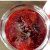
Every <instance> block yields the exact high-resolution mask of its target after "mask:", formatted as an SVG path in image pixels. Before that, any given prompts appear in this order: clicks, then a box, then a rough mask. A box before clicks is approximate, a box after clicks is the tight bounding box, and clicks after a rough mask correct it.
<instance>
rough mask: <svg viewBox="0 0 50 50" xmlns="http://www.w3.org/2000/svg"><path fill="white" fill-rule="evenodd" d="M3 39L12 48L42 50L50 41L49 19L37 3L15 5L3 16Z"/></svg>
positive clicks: (13, 49)
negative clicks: (49, 34) (49, 38)
mask: <svg viewBox="0 0 50 50" xmlns="http://www.w3.org/2000/svg"><path fill="white" fill-rule="evenodd" d="M1 21H2V25H1V27H2V33H1V40H2V41H3V43H4V44H5V45H6V47H8V49H10V50H40V49H42V48H44V46H45V45H46V44H47V41H48V33H49V22H48V21H49V19H48V17H47V15H46V14H45V12H44V11H43V10H42V9H41V8H39V7H38V6H36V5H27V4H22V5H15V6H13V7H12V8H10V9H9V10H8V11H7V12H6V13H5V14H4V15H3V17H2V18H1Z"/></svg>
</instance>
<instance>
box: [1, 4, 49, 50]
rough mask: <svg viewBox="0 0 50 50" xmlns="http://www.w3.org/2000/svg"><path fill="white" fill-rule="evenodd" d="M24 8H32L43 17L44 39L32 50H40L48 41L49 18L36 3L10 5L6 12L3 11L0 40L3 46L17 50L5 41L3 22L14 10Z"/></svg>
mask: <svg viewBox="0 0 50 50" xmlns="http://www.w3.org/2000/svg"><path fill="white" fill-rule="evenodd" d="M24 8H29V9H31V10H34V11H35V12H37V13H38V14H40V15H41V17H42V18H43V19H44V23H45V25H46V31H47V32H46V36H45V39H44V41H43V42H42V44H41V45H40V46H39V47H37V48H36V49H34V50H41V49H43V48H44V47H45V45H46V44H47V42H48V35H49V19H48V17H47V15H46V13H45V12H44V11H43V10H42V9H41V8H39V7H38V6H36V5H33V4H21V5H14V6H13V7H11V8H10V9H9V10H8V11H7V12H6V13H4V15H3V16H2V18H1V22H0V27H1V29H0V32H1V34H0V38H1V40H2V42H3V43H4V44H5V46H6V47H7V48H8V49H9V50H17V49H16V48H14V47H13V46H12V45H11V44H10V43H9V42H8V41H7V38H6V34H5V24H6V22H7V20H8V18H9V16H10V15H11V14H12V13H13V12H15V11H16V10H20V9H24Z"/></svg>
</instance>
